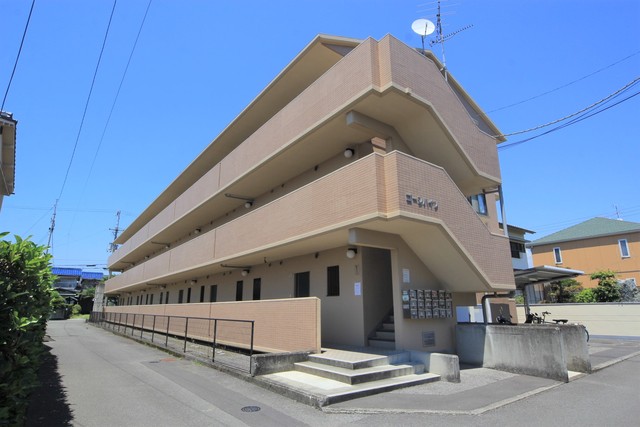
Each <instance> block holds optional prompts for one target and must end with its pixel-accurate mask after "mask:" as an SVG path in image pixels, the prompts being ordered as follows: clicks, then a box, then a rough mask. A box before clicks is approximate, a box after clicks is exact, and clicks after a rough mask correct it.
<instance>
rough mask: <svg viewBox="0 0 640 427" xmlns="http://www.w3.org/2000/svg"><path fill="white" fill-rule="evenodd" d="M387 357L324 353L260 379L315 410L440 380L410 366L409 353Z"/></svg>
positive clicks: (313, 355)
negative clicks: (313, 407)
mask: <svg viewBox="0 0 640 427" xmlns="http://www.w3.org/2000/svg"><path fill="white" fill-rule="evenodd" d="M371 350H374V349H371ZM374 351H375V350H374ZM380 352H383V353H384V352H385V351H384V350H380ZM386 353H387V354H375V353H361V352H354V351H345V350H325V351H324V352H323V353H321V354H311V355H309V360H308V361H305V362H298V363H295V364H294V369H293V370H291V371H285V372H279V373H275V374H269V375H264V376H262V377H261V378H262V380H264V381H267V382H269V383H270V385H271V387H270V388H273V389H277V390H278V391H279V392H281V393H283V394H286V395H289V396H290V397H293V398H295V399H297V400H299V401H303V402H305V403H309V404H313V405H314V406H325V405H329V404H332V403H337V402H343V401H346V400H350V399H355V398H358V397H364V396H370V395H372V394H377V393H382V392H387V391H391V390H395V389H398V388H403V387H409V386H412V385H417V384H424V383H428V382H433V381H439V380H440V376H439V375H435V374H430V373H426V372H425V367H424V365H422V364H420V363H415V362H412V361H411V354H410V353H409V352H389V351H387V352H386Z"/></svg>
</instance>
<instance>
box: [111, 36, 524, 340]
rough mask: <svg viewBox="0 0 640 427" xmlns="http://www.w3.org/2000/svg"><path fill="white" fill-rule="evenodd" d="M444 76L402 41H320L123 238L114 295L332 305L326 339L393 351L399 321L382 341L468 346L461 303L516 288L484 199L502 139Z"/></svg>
mask: <svg viewBox="0 0 640 427" xmlns="http://www.w3.org/2000/svg"><path fill="white" fill-rule="evenodd" d="M442 69H443V67H442V64H441V63H440V62H439V61H438V59H436V57H435V56H434V55H433V54H432V53H430V52H426V53H425V54H422V53H420V52H418V51H417V50H415V49H413V48H410V47H409V46H406V45H405V44H403V43H402V42H400V41H398V40H397V39H395V38H393V37H392V36H386V37H384V38H383V39H382V40H380V41H376V40H373V39H367V40H355V39H347V38H341V37H331V36H318V37H317V38H315V39H314V40H313V41H312V42H311V43H310V44H309V45H308V46H307V47H306V48H305V49H304V50H303V51H302V52H301V53H300V54H299V55H298V56H297V57H296V58H295V59H294V60H293V61H292V62H291V63H290V64H289V65H288V66H287V67H286V68H285V69H284V70H283V71H282V72H281V73H280V74H279V75H278V76H277V77H276V79H275V80H273V81H272V82H271V83H270V84H269V85H268V86H267V88H266V89H264V91H263V92H262V93H261V94H260V95H259V96H258V97H257V98H256V99H255V100H254V101H253V102H252V103H251V104H249V106H247V107H246V108H245V110H244V111H243V112H242V113H241V114H240V115H239V116H238V117H237V118H236V119H235V120H234V121H233V122H232V123H231V124H229V125H228V127H227V128H226V129H225V130H224V131H223V132H222V133H221V134H220V135H219V136H218V137H217V138H216V139H215V140H214V141H213V142H212V143H211V144H210V145H209V146H208V147H206V148H205V149H204V151H203V152H202V153H201V154H200V155H199V156H198V157H197V158H196V159H195V160H194V161H193V162H192V163H191V164H190V165H189V166H188V167H187V168H186V169H185V170H184V171H183V172H182V173H181V174H180V175H179V176H178V177H177V178H176V179H175V180H174V181H173V182H172V183H171V184H170V185H169V187H168V188H167V189H166V190H165V191H164V192H162V193H161V194H160V195H159V196H158V197H157V199H156V200H155V201H153V202H152V203H151V205H149V206H148V207H147V208H146V209H145V211H144V212H142V214H141V215H140V216H139V217H138V218H137V219H135V220H134V221H133V223H131V224H130V225H129V227H127V228H126V229H125V230H124V231H123V232H122V234H121V235H120V236H119V237H118V238H117V240H116V241H115V242H114V243H115V244H117V245H119V248H118V249H117V250H116V251H115V252H114V253H113V254H112V255H111V256H110V257H109V262H108V265H109V268H110V269H111V270H114V271H121V274H119V275H117V276H115V277H113V278H111V279H109V280H108V281H107V283H106V288H105V294H106V295H107V296H118V297H119V301H120V304H121V305H125V306H134V305H145V307H144V312H145V313H148V314H153V313H157V314H161V313H164V312H165V311H164V310H165V307H163V306H160V305H159V304H167V303H169V304H183V306H180V307H184V309H185V310H183V312H184V313H189V312H190V313H194V315H200V316H202V315H203V314H202V313H205V312H206V313H208V314H207V315H209V316H212V314H211V313H214V312H215V311H216V309H217V308H216V307H218V308H220V307H223V306H224V307H231V306H232V304H230V303H229V302H231V301H233V302H234V303H233V304H235V305H233V307H240V309H241V310H242V311H241V313H242V316H241V318H242V319H252V318H253V316H254V313H255V312H256V311H257V310H259V308H260V305H261V304H263V306H268V304H267V302H268V301H261V300H267V299H269V300H287V301H288V300H291V301H295V298H300V297H316V298H318V299H319V301H320V304H319V307H320V309H321V316H320V318H321V320H320V322H321V339H322V343H323V344H329V343H334V344H352V345H367V344H370V345H382V344H381V343H380V342H379V341H380V340H378V339H374V338H372V336H373V334H374V333H375V331H376V328H377V327H378V326H379V325H380V324H381V323H382V322H383V321H384V320H385V319H387V316H388V315H389V314H394V315H395V316H394V322H395V332H394V333H391V334H387V335H385V339H384V340H383V341H385V344H384V345H386V346H390V347H394V348H399V349H400V348H402V349H427V350H429V351H447V352H452V351H455V339H454V336H453V331H454V329H455V328H454V325H455V323H456V318H455V312H456V310H455V309H456V307H457V306H469V305H474V304H475V301H476V300H475V296H476V293H478V292H499V291H511V290H514V289H515V284H514V277H513V269H512V265H511V261H510V256H509V254H510V251H509V238H508V237H507V236H505V233H504V232H503V231H502V230H501V228H500V227H499V224H498V219H497V217H498V216H497V214H496V203H487V202H486V198H485V193H486V194H492V197H497V196H496V195H499V194H501V178H500V167H499V162H498V155H497V144H498V143H500V142H502V141H503V140H504V139H503V138H502V137H494V136H492V135H500V131H499V130H498V129H497V128H496V127H495V126H494V124H493V123H492V122H491V121H490V120H489V119H488V118H487V116H486V115H485V113H484V112H483V111H482V110H481V109H480V108H479V107H478V106H477V105H476V104H475V102H474V101H473V100H472V99H471V97H470V96H469V95H468V94H467V93H466V92H465V91H464V90H463V89H462V87H461V86H460V85H459V84H458V82H457V81H456V80H455V79H454V77H453V76H452V75H451V74H450V73H448V80H447V79H445V77H444V76H443V73H442ZM223 83H224V82H221V84H223ZM470 202H471V203H470ZM220 302H225V304H218V303H220ZM200 303H213V304H211V305H208V304H200ZM180 307H178V308H180ZM131 308H135V307H131ZM174 308H175V307H174ZM110 309H111V307H110ZM220 309H221V308H220ZM205 310H206V311H205ZM196 313H200V314H196ZM284 315H285V313H281V312H274V313H271V314H270V316H278V317H281V316H284ZM290 315H292V316H294V317H292V319H294V320H293V322H294V323H296V322H300V323H302V322H303V321H304V320H305V316H307V313H306V312H305V311H302V310H301V311H299V312H295V313H290ZM261 328H262V329H261ZM256 330H257V331H260V330H262V331H264V327H263V326H261V325H260V324H256ZM263 333H264V332H263ZM425 334H426V335H425ZM376 336H377V335H376Z"/></svg>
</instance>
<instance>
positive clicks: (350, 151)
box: [344, 148, 356, 159]
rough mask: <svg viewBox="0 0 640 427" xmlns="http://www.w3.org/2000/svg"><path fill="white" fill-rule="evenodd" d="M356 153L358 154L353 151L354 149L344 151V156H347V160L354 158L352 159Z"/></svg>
mask: <svg viewBox="0 0 640 427" xmlns="http://www.w3.org/2000/svg"><path fill="white" fill-rule="evenodd" d="M355 153H356V152H355V151H354V150H353V148H347V149H346V150H344V156H345V157H346V158H347V159H350V158H352V157H353V155H354V154H355Z"/></svg>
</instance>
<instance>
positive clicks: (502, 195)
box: [498, 184, 509, 238]
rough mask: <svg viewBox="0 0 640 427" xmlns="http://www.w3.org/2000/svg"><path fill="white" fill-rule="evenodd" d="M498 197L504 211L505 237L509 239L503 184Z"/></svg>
mask: <svg viewBox="0 0 640 427" xmlns="http://www.w3.org/2000/svg"><path fill="white" fill-rule="evenodd" d="M498 197H499V198H500V209H501V210H502V228H503V229H504V230H503V231H504V235H505V237H507V238H508V237H509V230H508V227H507V211H506V209H505V208H504V194H503V193H502V184H500V185H499V186H498Z"/></svg>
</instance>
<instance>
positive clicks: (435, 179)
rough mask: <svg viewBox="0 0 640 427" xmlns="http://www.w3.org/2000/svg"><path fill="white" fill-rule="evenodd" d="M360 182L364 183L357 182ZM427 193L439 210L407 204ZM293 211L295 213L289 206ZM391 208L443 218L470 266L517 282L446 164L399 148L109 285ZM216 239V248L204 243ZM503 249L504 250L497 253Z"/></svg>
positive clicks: (498, 239) (157, 278)
mask: <svg viewBox="0 0 640 427" xmlns="http://www.w3.org/2000/svg"><path fill="white" fill-rule="evenodd" d="M355 182H358V183H359V184H358V185H353V183H355ZM382 183H384V185H382ZM423 193H425V195H427V194H428V196H429V197H433V198H434V199H435V200H437V201H438V203H439V208H438V210H437V211H431V210H425V209H424V208H420V207H418V206H417V205H407V204H406V200H405V196H406V194H416V195H418V194H423ZM293 212H295V215H292V214H287V213H293ZM283 213H284V214H283ZM394 214H395V215H398V214H401V215H405V214H408V215H409V216H411V217H416V218H418V219H423V220H424V219H429V218H431V219H434V220H437V222H442V223H444V224H445V225H446V227H447V232H450V233H452V236H451V237H452V238H453V239H454V240H455V243H454V245H456V246H459V248H458V249H459V250H461V251H462V253H463V256H465V257H469V258H470V259H471V260H473V262H475V263H477V264H476V265H475V266H474V267H473V268H474V269H478V271H479V274H482V275H486V277H487V280H488V281H489V282H490V283H496V284H499V285H501V286H503V287H504V288H508V287H510V286H511V287H513V276H512V273H511V264H510V251H509V246H508V245H509V243H508V239H507V238H505V237H504V236H502V235H496V234H492V233H491V232H490V231H489V230H488V229H487V227H486V226H485V225H484V223H483V222H482V220H481V219H480V218H479V217H478V216H477V215H476V214H475V212H473V209H472V208H471V206H470V205H469V203H468V202H467V200H466V198H465V197H464V195H463V194H461V193H460V192H459V191H458V190H457V187H456V186H455V184H454V183H453V182H452V181H451V180H450V178H449V177H448V176H447V174H446V172H444V170H442V169H441V168H439V167H436V166H433V165H431V164H429V163H426V162H424V161H421V160H418V159H415V158H412V157H410V156H407V155H404V154H402V153H398V152H394V153H391V154H389V155H386V156H381V155H378V154H371V155H369V156H367V157H365V158H363V159H360V160H358V161H355V162H354V163H352V164H350V165H348V166H345V167H343V168H341V169H339V170H338V171H336V172H334V173H331V174H329V175H326V176H324V177H323V178H320V179H318V180H317V181H315V182H313V183H311V184H309V185H306V186H304V187H302V188H300V189H298V190H295V191H293V192H291V193H289V194H287V195H286V196H283V197H281V198H280V199H278V200H275V201H273V202H272V203H269V204H267V205H265V206H263V207H260V208H257V209H255V210H252V211H251V212H249V213H247V214H245V215H243V216H242V217H239V218H237V219H235V220H233V221H231V222H228V223H225V224H224V225H222V226H220V227H219V228H217V229H215V230H212V231H209V232H207V233H203V234H202V235H200V236H198V237H197V238H195V239H193V240H191V241H189V242H188V243H185V244H182V245H180V246H178V247H175V248H171V249H169V250H168V252H166V253H164V254H162V255H160V256H158V257H155V258H152V259H150V260H148V261H146V262H145V263H144V264H142V265H139V266H135V267H133V268H132V269H130V270H127V271H126V272H124V273H122V274H121V275H119V276H117V277H116V278H115V279H111V280H109V281H108V282H107V292H114V291H116V290H118V289H121V288H122V286H124V285H125V284H127V283H128V284H129V285H134V284H136V283H137V284H142V283H143V282H144V281H150V282H154V283H165V282H166V281H167V279H166V278H165V277H164V276H168V275H169V276H170V274H172V273H176V272H180V271H182V270H185V269H188V268H190V267H195V266H198V265H201V264H209V265H213V264H215V263H219V262H224V261H225V260H226V259H232V258H233V257H236V256H239V255H241V254H244V253H248V252H253V251H259V250H261V249H265V248H267V247H269V246H274V245H279V244H285V243H287V242H290V241H293V240H296V239H304V238H308V237H310V236H312V235H314V234H316V235H317V234H320V233H324V232H326V231H328V230H330V229H336V228H340V227H344V228H346V227H348V226H349V225H356V224H358V223H361V222H363V221H367V220H375V219H376V218H385V217H386V218H389V217H392V216H394ZM212 246H213V247H214V250H213V254H211V252H210V249H207V248H211V247H212ZM500 253H501V254H503V256H502V257H497V256H495V254H500ZM174 259H175V261H174ZM147 265H148V266H149V268H146V266H147ZM141 269H142V270H143V271H144V273H143V275H142V276H141V275H140V270H141ZM154 274H155V275H154ZM132 278H134V279H132ZM136 279H137V280H136ZM477 290H483V289H477ZM486 290H491V289H489V288H487V289H486Z"/></svg>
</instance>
